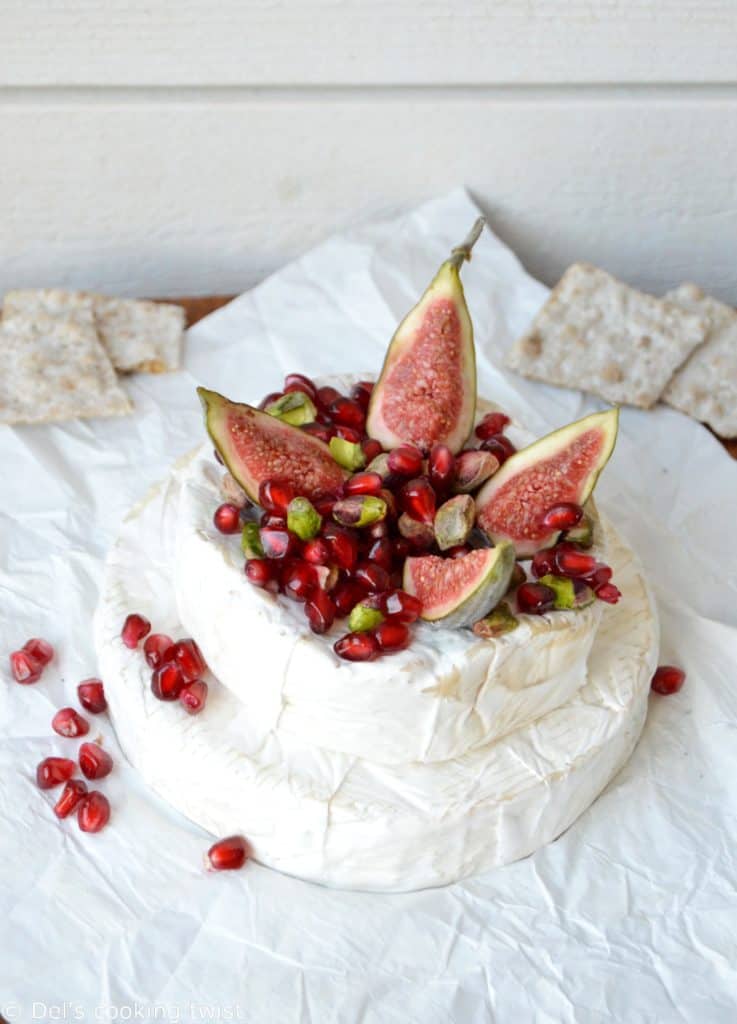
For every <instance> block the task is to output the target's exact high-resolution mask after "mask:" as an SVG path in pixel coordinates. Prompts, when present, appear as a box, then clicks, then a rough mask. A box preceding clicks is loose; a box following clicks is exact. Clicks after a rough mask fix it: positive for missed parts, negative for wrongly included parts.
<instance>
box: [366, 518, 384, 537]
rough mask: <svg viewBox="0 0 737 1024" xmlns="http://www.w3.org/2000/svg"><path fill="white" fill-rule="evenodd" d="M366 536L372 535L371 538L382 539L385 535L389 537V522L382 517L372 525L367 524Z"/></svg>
mask: <svg viewBox="0 0 737 1024" xmlns="http://www.w3.org/2000/svg"><path fill="white" fill-rule="evenodd" d="M366 536H367V537H370V538H371V540H382V539H383V538H384V537H388V536H389V524H388V523H387V521H386V519H381V520H379V522H378V523H372V524H371V526H367V527H366Z"/></svg>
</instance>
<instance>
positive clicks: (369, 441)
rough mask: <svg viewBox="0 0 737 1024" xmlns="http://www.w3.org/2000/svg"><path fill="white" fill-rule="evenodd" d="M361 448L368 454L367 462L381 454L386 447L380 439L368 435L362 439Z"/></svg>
mask: <svg viewBox="0 0 737 1024" xmlns="http://www.w3.org/2000/svg"><path fill="white" fill-rule="evenodd" d="M361 450H362V451H363V454H364V455H365V456H366V462H372V461H373V460H374V459H375V458H376V456H377V455H381V453H382V452H383V450H384V449H383V448H382V447H381V444H380V443H379V442H378V441H375V440H374V439H373V438H372V437H367V438H366V439H365V440H364V441H361Z"/></svg>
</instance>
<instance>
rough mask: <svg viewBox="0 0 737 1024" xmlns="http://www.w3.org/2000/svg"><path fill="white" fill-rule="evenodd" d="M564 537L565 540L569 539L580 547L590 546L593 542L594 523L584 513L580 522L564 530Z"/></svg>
mask: <svg viewBox="0 0 737 1024" xmlns="http://www.w3.org/2000/svg"><path fill="white" fill-rule="evenodd" d="M565 537H566V540H570V541H572V542H573V543H574V544H578V545H579V546H580V547H582V548H590V547H591V545H592V544H593V543H594V524H593V523H592V522H591V519H590V518H589V517H588V516H586V515H584V516H583V517H582V519H581V522H580V523H577V524H576V525H575V526H574V527H572V528H571V529H570V530H566V534H565Z"/></svg>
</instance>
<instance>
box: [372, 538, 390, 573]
mask: <svg viewBox="0 0 737 1024" xmlns="http://www.w3.org/2000/svg"><path fill="white" fill-rule="evenodd" d="M366 557H367V558H368V560H369V562H376V564H377V565H380V566H381V568H382V569H386V571H387V572H391V571H392V569H393V567H394V544H393V543H392V542H391V540H390V539H389V537H381V538H379V540H375V541H374V543H373V544H372V545H371V547H370V548H369V549H368V552H367V554H366Z"/></svg>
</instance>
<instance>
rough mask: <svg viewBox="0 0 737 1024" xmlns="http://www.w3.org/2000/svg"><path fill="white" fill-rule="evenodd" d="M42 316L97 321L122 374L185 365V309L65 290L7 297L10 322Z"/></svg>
mask: <svg viewBox="0 0 737 1024" xmlns="http://www.w3.org/2000/svg"><path fill="white" fill-rule="evenodd" d="M36 311H38V312H42V313H47V314H49V315H51V316H63V317H66V318H70V317H71V318H73V319H75V320H81V321H84V322H86V323H87V322H90V320H92V321H93V322H94V323H95V324H96V325H97V330H98V331H99V333H100V338H101V340H102V343H103V345H104V346H105V348H106V349H107V350H108V352H109V354H110V358H111V359H112V361H113V365H114V366H115V368H116V369H117V370H119V371H120V372H121V373H132V372H134V371H138V372H146V373H163V372H165V371H167V370H176V369H177V367H178V366H179V355H180V350H181V345H182V334H183V331H184V319H185V318H184V310H183V309H182V307H181V306H175V305H173V304H169V303H162V302H146V301H142V300H139V299H118V298H108V297H107V296H105V295H95V294H94V293H92V292H79V291H67V290H65V289H63V288H40V289H31V288H27V289H18V290H16V291H11V292H8V293H7V294H6V296H5V298H4V301H3V316H4V318H10V317H12V316H15V315H16V314H18V313H25V314H28V315H30V314H32V313H34V312H36Z"/></svg>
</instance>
